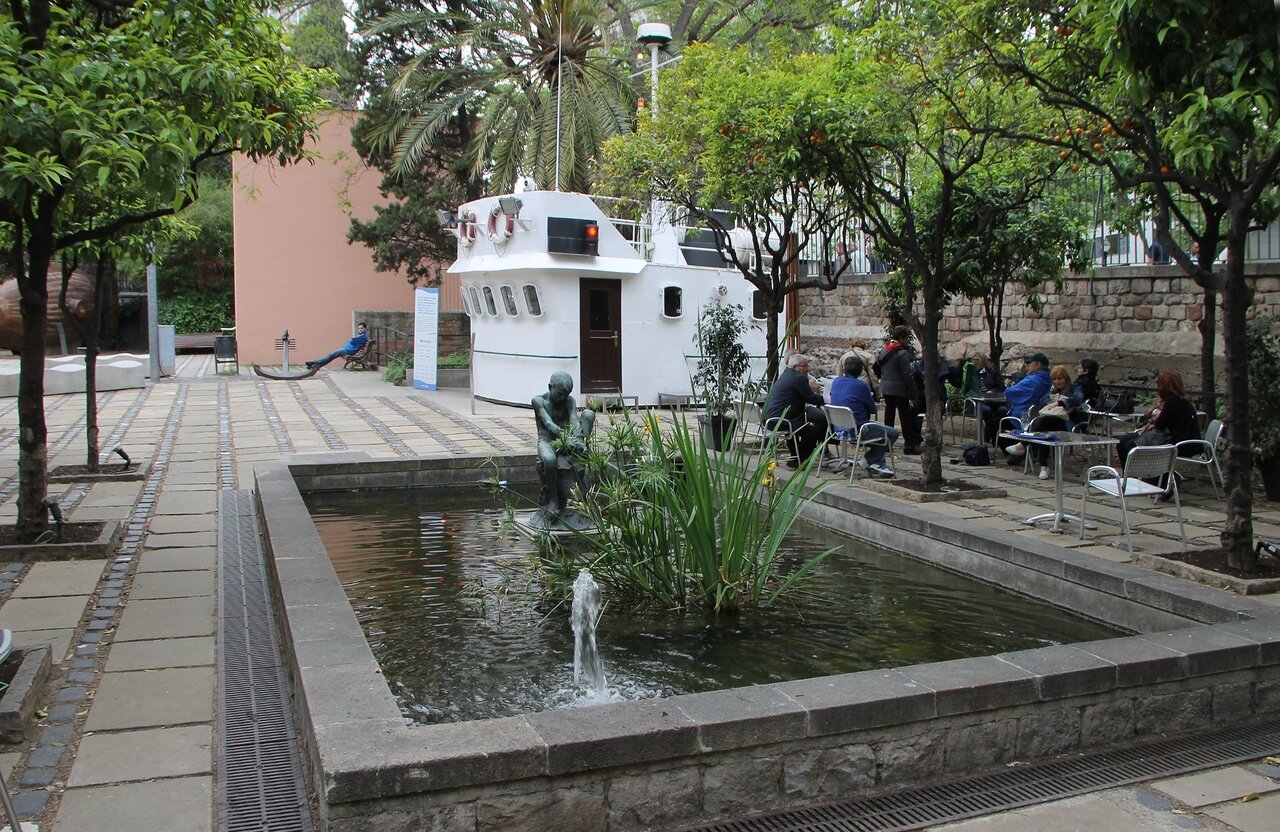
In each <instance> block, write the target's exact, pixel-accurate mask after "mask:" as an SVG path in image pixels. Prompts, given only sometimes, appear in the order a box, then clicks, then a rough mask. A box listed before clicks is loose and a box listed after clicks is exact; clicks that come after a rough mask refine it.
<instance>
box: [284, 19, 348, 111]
mask: <svg viewBox="0 0 1280 832" xmlns="http://www.w3.org/2000/svg"><path fill="white" fill-rule="evenodd" d="M345 15H346V7H345V6H344V5H343V3H342V0H312V2H311V3H310V4H309V5H308V6H307V11H306V13H305V14H303V16H302V19H301V20H299V21H298V25H297V26H295V27H294V28H293V31H292V32H290V37H289V40H290V42H291V44H292V46H293V54H294V56H295V57H296V58H297V60H298V63H300V64H302V65H303V66H307V67H311V68H313V69H328V70H330V71H331V72H332V73H333V75H334V78H335V83H334V84H333V85H332V86H330V87H326V88H325V89H323V90H321V93H320V94H321V95H323V96H324V97H325V99H327V100H328V102H329V103H330V104H331V105H333V106H334V107H337V108H344V109H350V108H352V107H354V106H355V103H356V99H357V96H356V75H357V73H358V70H359V68H358V66H357V65H356V58H355V55H354V54H353V53H352V52H351V47H350V43H349V37H348V35H347V27H346V23H345V22H344V17H345Z"/></svg>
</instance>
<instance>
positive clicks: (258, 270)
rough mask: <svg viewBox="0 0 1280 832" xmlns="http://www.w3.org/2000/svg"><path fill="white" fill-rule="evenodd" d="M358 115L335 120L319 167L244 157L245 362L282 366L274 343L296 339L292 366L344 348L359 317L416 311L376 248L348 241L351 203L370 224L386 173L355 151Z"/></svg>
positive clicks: (240, 269) (240, 219) (238, 179)
mask: <svg viewBox="0 0 1280 832" xmlns="http://www.w3.org/2000/svg"><path fill="white" fill-rule="evenodd" d="M355 117H356V114H355V113H353V112H347V111H339V112H333V113H331V114H329V115H328V117H327V118H326V120H325V122H324V124H323V125H322V127H321V128H320V135H319V138H318V141H317V143H316V144H315V145H314V146H313V147H312V148H311V149H312V150H313V151H315V153H316V156H317V158H316V159H315V161H314V163H305V162H304V163H302V164H300V165H295V166H292V167H287V168H282V167H280V166H279V165H276V164H275V163H273V162H270V161H263V162H259V163H254V162H252V161H250V160H248V159H246V158H244V157H236V159H235V160H234V164H233V170H234V183H235V262H236V336H237V341H238V346H239V350H240V362H241V364H248V363H254V362H256V363H259V364H279V363H280V353H278V352H276V350H275V339H277V338H279V337H280V334H281V332H282V331H283V330H284V329H286V328H287V329H288V330H289V335H290V337H291V338H292V339H293V340H294V341H296V342H297V348H296V352H291V353H290V361H291V362H292V361H294V360H297V361H299V362H301V361H302V360H304V359H308V358H315V357H317V356H320V355H324V354H325V353H327V352H330V351H332V350H335V349H337V348H338V347H339V346H341V345H342V344H343V343H344V342H345V341H346V340H347V339H348V338H350V337H351V333H352V332H353V330H354V326H355V324H354V321H353V320H352V313H353V311H355V310H400V311H412V310H413V287H411V286H410V285H409V284H408V282H407V281H406V280H405V278H404V277H403V276H402V275H400V274H392V273H389V272H377V271H374V268H373V261H372V259H371V258H370V256H369V255H370V252H369V249H368V248H366V247H365V246H363V245H348V244H347V226H348V215H347V211H348V204H349V210H351V211H354V212H355V214H356V216H359V217H361V218H365V219H367V218H369V217H371V216H372V215H373V207H372V206H373V205H374V204H376V203H378V202H379V201H381V197H380V195H379V194H378V182H379V179H380V177H379V174H378V173H377V172H376V171H372V170H369V169H367V168H365V167H364V165H362V164H361V162H360V158H359V156H357V155H356V154H355V152H354V151H353V150H352V149H351V125H352V123H353V122H354V120H355Z"/></svg>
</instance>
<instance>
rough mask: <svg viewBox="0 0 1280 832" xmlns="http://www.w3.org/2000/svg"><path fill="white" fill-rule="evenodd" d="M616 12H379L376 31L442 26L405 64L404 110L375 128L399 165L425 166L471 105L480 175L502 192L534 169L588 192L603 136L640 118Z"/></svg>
mask: <svg viewBox="0 0 1280 832" xmlns="http://www.w3.org/2000/svg"><path fill="white" fill-rule="evenodd" d="M613 19H614V12H613V11H611V10H610V9H609V7H608V5H607V3H606V2H604V0H461V1H460V2H456V3H450V8H449V9H447V10H445V11H440V12H400V13H393V14H390V15H386V16H383V17H381V18H379V19H378V20H377V21H375V22H374V23H373V24H372V25H371V26H370V27H369V28H368V29H367V30H366V31H365V33H364V34H366V35H368V36H381V35H387V34H393V33H395V32H397V31H400V30H404V29H415V30H421V29H422V28H428V29H430V30H432V31H434V32H438V33H439V35H438V37H437V38H435V39H433V40H431V41H430V42H429V44H428V45H427V46H426V47H425V48H424V49H423V50H422V51H420V52H418V53H417V54H415V55H413V56H412V57H410V58H409V59H407V60H406V61H405V62H404V63H403V65H402V66H401V68H400V74H399V77H398V79H397V81H396V84H395V86H394V87H393V93H394V94H395V96H396V101H397V103H398V106H400V107H401V112H400V113H399V114H398V116H399V117H398V118H392V119H389V120H387V121H386V122H384V125H383V127H382V128H380V130H379V132H378V133H377V135H376V136H375V137H374V138H375V139H376V140H378V141H380V142H382V143H384V145H385V146H387V147H394V156H395V163H394V168H393V169H394V172H395V173H396V174H397V175H399V176H409V175H412V174H414V173H415V172H416V171H418V170H419V168H420V163H421V161H422V159H423V157H424V156H425V155H426V154H427V153H428V152H430V150H431V147H432V145H433V144H434V143H435V142H436V141H437V140H439V139H440V138H441V136H442V134H444V133H446V132H447V131H449V130H456V120H457V118H458V116H459V114H460V113H464V114H465V113H476V115H475V117H474V119H473V123H472V127H473V129H472V130H470V131H469V132H470V135H471V139H470V141H469V144H468V147H467V150H466V153H467V162H468V164H469V165H470V167H471V172H472V175H474V176H481V175H485V176H486V178H487V179H488V181H489V183H490V185H491V186H492V187H494V188H496V189H499V190H509V189H510V188H511V187H512V186H513V185H514V183H515V181H516V179H517V177H519V176H522V175H531V176H533V178H534V180H535V181H536V182H537V183H538V184H539V185H541V186H543V187H552V186H554V187H557V188H563V189H567V190H575V191H585V190H588V189H589V188H590V185H591V179H592V176H593V173H594V171H593V166H594V163H595V157H596V154H597V151H598V150H599V147H600V145H601V143H603V142H604V140H605V139H607V138H609V137H610V136H612V135H615V134H617V133H621V132H625V131H629V130H630V129H631V125H632V122H633V120H634V118H635V115H634V114H635V102H636V99H635V86H634V84H633V83H632V82H631V81H630V80H629V78H628V75H629V74H630V72H631V70H632V66H631V64H630V62H629V59H628V57H627V56H626V55H625V53H623V51H622V50H621V49H617V50H611V49H610V45H611V44H610V43H609V41H608V39H607V34H606V33H607V32H608V31H609V30H610V24H611V21H612V20H613Z"/></svg>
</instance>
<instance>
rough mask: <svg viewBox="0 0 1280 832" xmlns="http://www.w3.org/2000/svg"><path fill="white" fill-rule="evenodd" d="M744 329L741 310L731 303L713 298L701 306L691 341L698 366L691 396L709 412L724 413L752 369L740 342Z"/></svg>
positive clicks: (728, 409) (748, 357)
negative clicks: (700, 312)
mask: <svg viewBox="0 0 1280 832" xmlns="http://www.w3.org/2000/svg"><path fill="white" fill-rule="evenodd" d="M746 331H747V324H746V319H745V318H744V317H743V309H742V307H741V306H739V305H737V304H734V303H723V302H719V301H713V302H711V303H708V304H707V305H706V306H705V307H703V310H702V315H701V316H700V317H699V318H698V328H697V331H696V333H695V338H694V342H695V344H696V345H697V347H698V355H699V358H698V368H697V370H696V371H694V374H693V378H692V379H691V381H692V383H693V392H694V396H695V398H696V399H697V402H698V404H700V405H703V406H705V407H706V408H707V413H708V414H709V415H716V416H723V415H725V414H726V413H728V412H729V411H730V410H731V409H732V408H733V406H734V405H735V404H736V403H737V401H738V397H739V395H740V394H741V392H742V388H743V385H744V384H745V383H746V378H747V372H748V371H749V370H750V369H751V356H750V355H749V354H748V353H747V348H746V347H744V346H743V345H742V336H743V335H744V334H745V333H746Z"/></svg>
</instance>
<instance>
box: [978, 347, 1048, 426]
mask: <svg viewBox="0 0 1280 832" xmlns="http://www.w3.org/2000/svg"><path fill="white" fill-rule="evenodd" d="M1026 365H1027V374H1026V375H1025V376H1023V377H1022V380H1021V381H1019V382H1017V383H1016V384H1011V385H1009V386H1008V387H1006V388H1005V391H1004V399H1005V401H1006V402H1008V406H1007V407H1002V408H999V409H998V410H996V411H994V412H993V414H992V415H993V417H994V418H993V419H992V423H991V424H990V425H989V426H988V427H989V428H990V431H989V432H988V433H987V435H988V436H995V435H996V430H997V428H999V425H1000V419H1001V418H1002V417H1004V416H1017V417H1018V418H1019V419H1023V420H1025V419H1026V418H1027V413H1028V411H1030V410H1031V408H1032V407H1034V406H1035V405H1038V404H1040V403H1041V402H1042V401H1044V399H1045V397H1046V396H1048V395H1049V388H1051V387H1052V386H1053V381H1052V379H1050V378H1049V357H1048V356H1047V355H1045V354H1044V353H1042V352H1038V353H1036V354H1035V355H1032V356H1031V357H1030V358H1028V359H1026ZM997 444H999V445H1000V447H1001V448H1004V447H1005V446H1006V445H1008V444H1010V443H1009V442H1007V441H1005V440H998V441H997Z"/></svg>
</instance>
